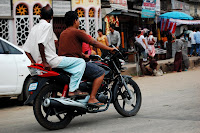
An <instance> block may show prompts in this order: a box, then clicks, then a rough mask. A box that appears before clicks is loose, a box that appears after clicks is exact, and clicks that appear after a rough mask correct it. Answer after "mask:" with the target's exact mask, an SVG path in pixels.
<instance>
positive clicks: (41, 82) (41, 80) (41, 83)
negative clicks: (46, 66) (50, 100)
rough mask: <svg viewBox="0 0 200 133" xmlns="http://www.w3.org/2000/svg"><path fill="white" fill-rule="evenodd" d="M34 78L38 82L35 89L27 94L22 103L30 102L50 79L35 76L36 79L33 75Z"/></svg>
mask: <svg viewBox="0 0 200 133" xmlns="http://www.w3.org/2000/svg"><path fill="white" fill-rule="evenodd" d="M34 80H35V81H37V82H38V85H37V89H36V90H35V91H33V94H31V95H29V97H28V99H27V100H26V101H25V102H24V105H27V104H29V103H31V102H32V101H33V100H34V99H35V98H36V96H37V95H38V93H39V92H40V90H41V89H42V88H43V87H44V86H45V85H46V83H47V81H49V80H50V79H48V78H42V77H37V79H36V77H34Z"/></svg>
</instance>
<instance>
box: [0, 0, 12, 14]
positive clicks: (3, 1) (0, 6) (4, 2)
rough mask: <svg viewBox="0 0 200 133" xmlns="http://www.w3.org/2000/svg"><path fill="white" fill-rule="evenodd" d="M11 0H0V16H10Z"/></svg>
mask: <svg viewBox="0 0 200 133" xmlns="http://www.w3.org/2000/svg"><path fill="white" fill-rule="evenodd" d="M11 16H12V13H11V1H10V0H0V17H11Z"/></svg>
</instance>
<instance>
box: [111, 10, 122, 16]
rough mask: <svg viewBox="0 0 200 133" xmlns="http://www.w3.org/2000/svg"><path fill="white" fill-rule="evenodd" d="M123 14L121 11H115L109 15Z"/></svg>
mask: <svg viewBox="0 0 200 133" xmlns="http://www.w3.org/2000/svg"><path fill="white" fill-rule="evenodd" d="M121 14H122V11H121V10H114V11H112V12H110V13H109V15H121Z"/></svg>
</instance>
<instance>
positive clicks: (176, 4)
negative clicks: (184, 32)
mask: <svg viewBox="0 0 200 133" xmlns="http://www.w3.org/2000/svg"><path fill="white" fill-rule="evenodd" d="M172 8H173V9H177V10H178V9H181V10H180V12H184V13H186V14H188V15H190V5H189V4H187V3H185V2H181V1H177V0H172Z"/></svg>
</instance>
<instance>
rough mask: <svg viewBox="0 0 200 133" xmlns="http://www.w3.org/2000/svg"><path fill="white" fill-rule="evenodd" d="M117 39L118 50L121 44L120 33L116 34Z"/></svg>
mask: <svg viewBox="0 0 200 133" xmlns="http://www.w3.org/2000/svg"><path fill="white" fill-rule="evenodd" d="M117 37H118V42H117V48H119V46H120V44H121V37H120V33H119V32H118V33H117Z"/></svg>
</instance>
